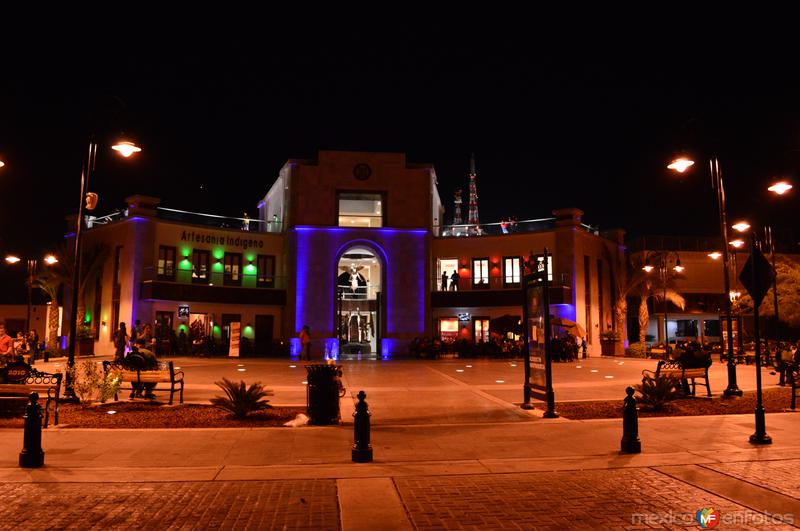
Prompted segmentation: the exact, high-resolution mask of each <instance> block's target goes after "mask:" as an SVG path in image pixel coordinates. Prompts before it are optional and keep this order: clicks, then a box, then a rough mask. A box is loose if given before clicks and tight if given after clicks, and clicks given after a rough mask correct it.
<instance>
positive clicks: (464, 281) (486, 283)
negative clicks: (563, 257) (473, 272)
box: [431, 273, 572, 291]
mask: <svg viewBox="0 0 800 531" xmlns="http://www.w3.org/2000/svg"><path fill="white" fill-rule="evenodd" d="M480 280H481V281H480V282H476V281H475V280H473V279H472V277H461V278H459V279H458V284H457V286H456V287H455V288H454V287H453V281H452V280H451V278H450V277H449V276H448V277H447V284H446V286H445V283H444V282H442V277H441V276H439V277H434V278H432V279H431V286H432V289H431V291H477V290H498V289H503V290H506V289H517V290H518V289H520V286H521V285H520V282H519V280H517V282H511V280H513V279H508V280H507V279H505V278H503V277H488V278H482V279H480ZM551 284H552V285H554V286H555V285H559V286H571V285H572V283H571V282H570V278H569V275H568V274H567V273H563V274H561V275H555V276H554V278H553V280H551Z"/></svg>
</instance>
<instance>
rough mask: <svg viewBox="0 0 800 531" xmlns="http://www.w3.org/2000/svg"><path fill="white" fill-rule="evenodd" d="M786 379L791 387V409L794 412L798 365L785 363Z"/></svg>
mask: <svg viewBox="0 0 800 531" xmlns="http://www.w3.org/2000/svg"><path fill="white" fill-rule="evenodd" d="M786 378H787V379H788V380H789V383H791V385H792V404H791V409H792V411H794V410H795V409H796V407H797V388H798V387H800V364H798V363H795V362H788V363H786Z"/></svg>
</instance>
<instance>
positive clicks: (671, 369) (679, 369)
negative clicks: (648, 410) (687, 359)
mask: <svg viewBox="0 0 800 531" xmlns="http://www.w3.org/2000/svg"><path fill="white" fill-rule="evenodd" d="M710 366H711V360H710V359H709V361H708V363H707V364H706V365H705V367H684V365H683V363H682V362H681V361H680V360H661V361H659V362H658V366H657V367H656V371H655V372H653V371H650V370H647V369H645V370H643V371H642V377H643V378H644V377H650V378H657V377H659V376H671V377H673V378H675V379H676V380H680V381H684V380H691V381H692V391H691V395H692V396H695V389H696V386H697V385H702V386H705V388H706V392H707V393H708V396H709V397H711V386H710V385H709V383H708V368H709V367H710ZM695 371H702V374H699V373H696V372H695ZM687 372H688V373H689V374H688V375H687ZM698 378H702V379H704V380H705V383H700V384H698V383H696V382H695V380H696V379H698Z"/></svg>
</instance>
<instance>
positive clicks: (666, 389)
mask: <svg viewBox="0 0 800 531" xmlns="http://www.w3.org/2000/svg"><path fill="white" fill-rule="evenodd" d="M677 384H678V381H677V380H676V379H675V378H673V377H671V376H664V375H659V376H658V377H656V378H653V377H652V376H645V377H644V378H643V379H642V383H641V384H639V385H637V386H636V391H638V393H639V395H640V396H639V401H640V402H641V403H642V404H646V405H648V406H650V407H651V408H652V409H653V411H661V410H662V409H663V408H664V406H665V405H667V404H668V403H669V402H672V401H673V400H675V398H676V397H677V390H676V389H675V386H676V385H677Z"/></svg>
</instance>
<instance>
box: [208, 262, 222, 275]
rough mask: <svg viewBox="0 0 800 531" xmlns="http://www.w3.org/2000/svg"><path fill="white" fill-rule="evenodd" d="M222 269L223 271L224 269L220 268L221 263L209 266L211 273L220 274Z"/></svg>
mask: <svg viewBox="0 0 800 531" xmlns="http://www.w3.org/2000/svg"><path fill="white" fill-rule="evenodd" d="M223 269H224V268H223V266H222V263H221V262H214V263H213V264H211V271H214V272H215V273H219V272H221V271H222V270H223Z"/></svg>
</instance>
